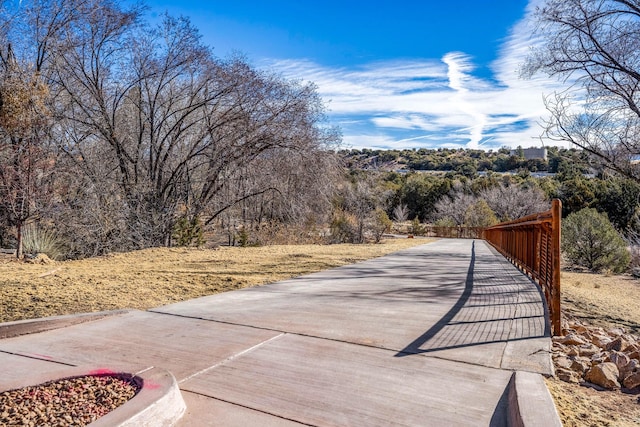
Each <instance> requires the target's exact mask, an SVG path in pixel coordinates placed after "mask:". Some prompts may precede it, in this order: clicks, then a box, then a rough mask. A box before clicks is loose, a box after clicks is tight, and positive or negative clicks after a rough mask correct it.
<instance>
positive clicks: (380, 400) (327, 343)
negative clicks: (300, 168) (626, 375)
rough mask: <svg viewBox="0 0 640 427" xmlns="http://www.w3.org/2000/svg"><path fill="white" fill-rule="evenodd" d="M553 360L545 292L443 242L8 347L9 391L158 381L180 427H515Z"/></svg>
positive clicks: (4, 352)
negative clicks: (89, 378) (155, 375)
mask: <svg viewBox="0 0 640 427" xmlns="http://www.w3.org/2000/svg"><path fill="white" fill-rule="evenodd" d="M1 326H2V325H0V327H1ZM18 326H20V325H18ZM26 326H27V329H28V326H29V323H27V325H26ZM22 327H23V328H24V327H25V325H24V322H23V323H22ZM11 328H14V329H15V328H16V326H15V325H13V326H11ZM11 328H9V329H11ZM0 329H1V328H0ZM0 332H1V331H0ZM549 351H550V339H549V327H548V324H547V322H546V321H545V315H544V304H543V302H542V297H541V295H540V292H539V291H538V289H537V287H536V286H535V285H534V284H533V283H532V282H531V281H529V280H528V278H526V277H525V276H524V275H522V274H521V273H520V272H519V271H518V270H517V269H516V268H515V267H513V266H512V265H511V264H509V263H508V262H507V261H506V260H505V259H504V258H503V257H502V256H501V255H499V254H498V253H497V252H496V251H495V250H493V249H492V248H490V247H489V246H488V245H487V244H485V243H484V242H483V241H478V240H476V241H472V240H454V239H451V240H448V239H443V240H439V241H437V242H434V243H430V244H427V245H423V246H419V247H415V248H412V249H408V250H404V251H400V252H397V253H395V254H391V255H388V256H385V257H382V258H377V259H373V260H369V261H365V262H361V263H358V264H353V265H349V266H345V267H341V268H336V269H333V270H329V271H324V272H320V273H315V274H311V275H308V276H304V277H299V278H296V279H292V280H287V281H283V282H279V283H275V284H272V285H268V286H262V287H256V288H250V289H244V290H239V291H234V292H228V293H224V294H218V295H213V296H209V297H204V298H199V299H195V300H190V301H186V302H182V303H177V304H173V305H169V306H164V307H159V308H156V309H153V310H150V311H147V312H144V311H135V310H134V311H127V312H120V313H116V314H114V315H111V316H106V317H104V318H101V319H99V320H92V321H88V322H84V323H79V324H75V325H70V326H66V327H62V328H57V329H53V330H49V331H44V332H39V333H32V334H28V335H21V336H15V337H12V338H5V339H2V340H0V366H3V367H10V369H6V368H4V369H2V370H1V371H0V390H1V389H2V384H3V383H8V382H11V381H15V380H16V378H21V377H24V376H28V375H34V374H38V373H42V372H48V371H50V370H52V369H57V368H64V367H65V366H69V365H71V366H81V365H91V366H102V365H104V366H114V365H116V366H127V367H129V369H130V372H133V371H134V370H135V371H141V370H144V369H148V368H149V367H151V366H155V367H161V368H163V369H166V370H168V371H170V372H171V373H172V374H173V375H174V376H175V378H176V379H177V381H178V384H179V386H180V389H181V391H182V395H183V397H184V400H185V402H186V404H187V411H186V413H185V415H184V417H183V418H182V419H181V421H180V423H179V425H181V426H214V425H215V426H253V425H255V426H294V425H313V426H389V425H398V426H430V425H434V426H464V425H469V426H480V425H491V426H501V425H508V424H509V419H508V417H509V416H510V415H509V410H510V409H509V396H508V390H509V387H508V385H509V383H510V380H511V378H512V374H513V371H526V372H533V373H540V374H545V375H549V374H552V372H553V370H552V369H553V368H552V365H551V360H550V356H549ZM545 391H546V390H545ZM537 392H538V391H536V390H531V393H532V394H536V393H537ZM522 393H525V395H526V394H527V391H526V390H524V391H522V390H521V391H520V394H522ZM534 409H535V408H534ZM537 409H540V410H542V411H547V410H549V408H537ZM551 410H553V408H551ZM534 412H535V411H534Z"/></svg>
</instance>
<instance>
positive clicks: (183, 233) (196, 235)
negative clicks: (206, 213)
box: [173, 217, 204, 247]
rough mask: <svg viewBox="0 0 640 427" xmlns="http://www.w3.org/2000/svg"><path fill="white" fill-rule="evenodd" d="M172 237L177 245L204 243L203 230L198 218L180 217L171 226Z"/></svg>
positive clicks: (198, 244) (200, 244) (199, 244)
mask: <svg viewBox="0 0 640 427" xmlns="http://www.w3.org/2000/svg"><path fill="white" fill-rule="evenodd" d="M173 238H174V239H175V241H176V245H178V246H192V245H193V246H198V247H199V246H202V245H204V231H203V230H202V222H201V221H200V218H198V217H195V218H192V219H188V218H180V219H179V220H178V222H177V223H176V225H175V226H174V227H173Z"/></svg>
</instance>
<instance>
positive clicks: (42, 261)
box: [25, 253, 55, 265]
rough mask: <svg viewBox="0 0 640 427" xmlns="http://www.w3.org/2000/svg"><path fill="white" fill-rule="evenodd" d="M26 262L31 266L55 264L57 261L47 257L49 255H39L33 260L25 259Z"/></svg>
mask: <svg viewBox="0 0 640 427" xmlns="http://www.w3.org/2000/svg"><path fill="white" fill-rule="evenodd" d="M25 262H28V263H30V264H43V265H44V264H54V263H55V261H54V260H52V259H51V258H49V257H48V256H47V254H43V253H39V254H36V256H34V257H33V258H25Z"/></svg>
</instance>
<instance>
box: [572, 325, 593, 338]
mask: <svg viewBox="0 0 640 427" xmlns="http://www.w3.org/2000/svg"><path fill="white" fill-rule="evenodd" d="M573 330H574V331H576V333H578V334H580V335H582V336H584V335H590V334H591V333H590V332H589V329H587V327H586V326H584V325H580V324H576V325H574V326H573Z"/></svg>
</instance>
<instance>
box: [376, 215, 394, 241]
mask: <svg viewBox="0 0 640 427" xmlns="http://www.w3.org/2000/svg"><path fill="white" fill-rule="evenodd" d="M392 225H393V221H391V220H390V219H389V216H388V215H387V213H386V212H385V211H384V210H383V209H380V208H378V209H376V210H375V211H374V213H373V224H372V225H371V231H372V232H373V238H374V239H375V241H376V243H378V242H380V239H381V238H382V235H383V234H384V233H386V232H388V231H389V230H391V226H392Z"/></svg>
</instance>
